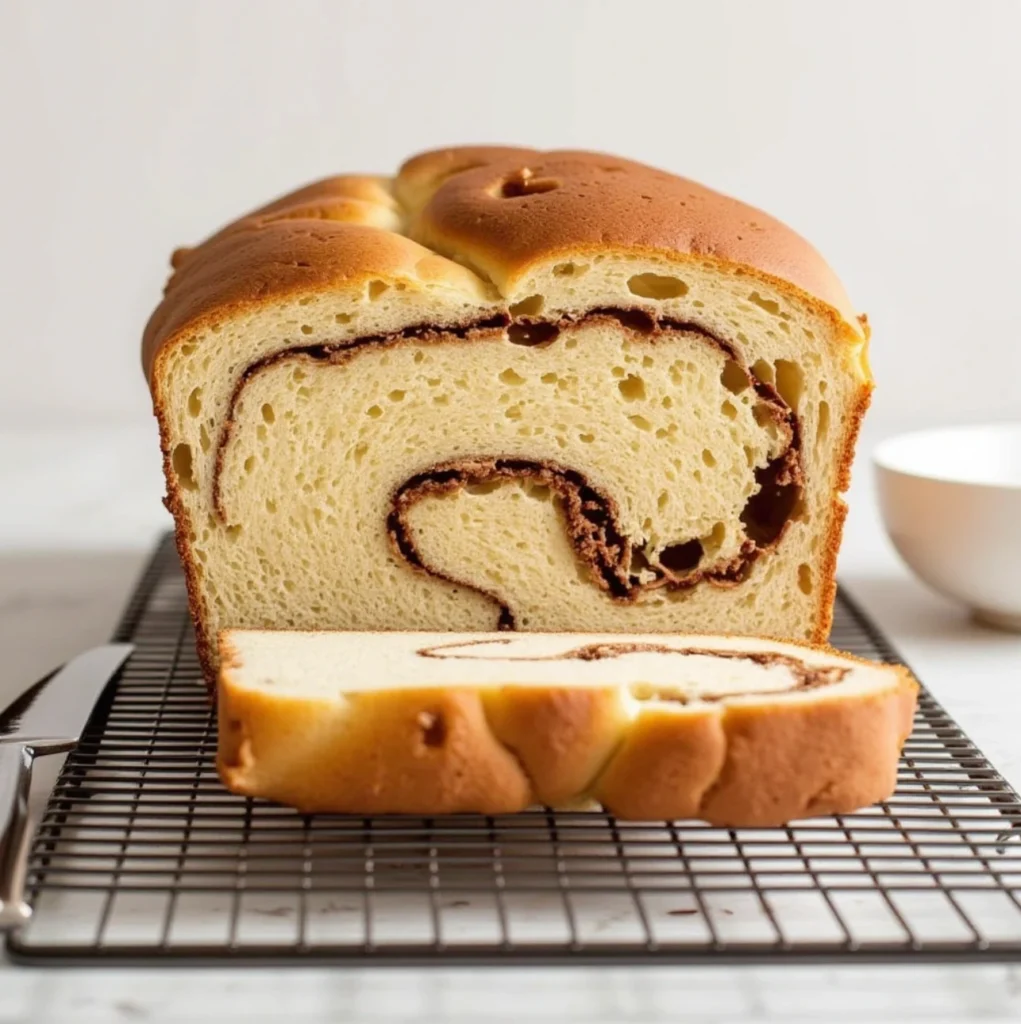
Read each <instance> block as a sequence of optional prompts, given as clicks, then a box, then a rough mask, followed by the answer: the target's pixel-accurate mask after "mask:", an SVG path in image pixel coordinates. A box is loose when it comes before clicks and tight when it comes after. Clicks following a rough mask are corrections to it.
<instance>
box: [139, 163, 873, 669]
mask: <svg viewBox="0 0 1021 1024" xmlns="http://www.w3.org/2000/svg"><path fill="white" fill-rule="evenodd" d="M173 265H174V272H173V275H172V276H171V278H170V280H169V282H168V284H167V288H166V293H165V296H164V299H163V301H162V302H161V304H160V305H159V307H158V308H157V309H156V311H155V312H154V313H153V315H152V317H151V319H150V322H149V325H148V327H147V329H146V332H145V338H144V341H143V362H144V365H145V369H146V373H147V375H148V378H149V381H150V386H151V389H152V395H153V402H154V407H155V411H156V415H157V417H158V419H159V423H160V432H161V439H162V446H163V454H164V468H165V473H166V479H167V503H168V506H169V507H170V509H171V511H172V512H173V514H174V517H175V522H176V533H177V543H178V548H179V550H180V553H181V558H182V562H183V564H184V567H185V571H186V573H187V577H188V586H189V594H190V601H191V607H192V612H193V615H194V619H195V624H196V632H197V637H198V644H199V650H200V655H201V658H202V662H203V666H204V669H205V671H206V674H207V678H208V679H209V680H213V679H214V678H215V671H216V667H217V662H218V655H217V650H216V636H217V633H218V631H219V630H220V629H223V628H229V627H240V628H252V629H265V628H274V629H279V628H290V629H345V630H380V629H418V630H438V629H448V630H458V631H466V632H467V631H487V630H493V629H497V628H503V629H507V628H513V629H517V630H522V631H551V630H552V631H555V630H579V629H597V630H600V631H606V632H628V631H641V632H646V633H648V632H656V633H659V632H663V633H670V632H690V631H699V630H702V631H713V632H715V631H726V632H734V633H746V634H761V635H764V636H773V637H790V638H800V639H810V640H815V641H821V640H822V639H824V638H825V636H826V634H827V632H828V628H829V624H830V619H831V611H832V602H833V597H834V589H835V587H834V578H833V574H834V565H835V559H836V551H837V547H838V544H839V538H840V530H841V525H842V521H843V517H844V506H843V503H842V502H841V500H840V492H841V491H842V490H844V489H846V487H847V484H848V472H849V466H850V461H851V457H852V452H853V446H854V440H855V437H856V434H857V429H858V425H859V422H860V419H861V417H862V415H863V413H864V410H865V408H866V406H867V403H868V397H869V393H870V389H871V378H870V375H869V370H868V365H867V359H866V347H867V336H868V331H867V328H866V326H865V323H864V319H859V318H856V317H855V315H854V314H853V312H852V310H851V307H850V304H849V302H848V300H847V298H846V296H845V294H844V292H843V290H842V288H841V286H840V284H839V282H838V281H837V279H836V277H835V276H834V275H833V273H832V271H831V270H830V269H829V268H828V266H827V265H826V264H825V263H824V262H823V260H822V259H821V257H820V256H819V255H818V254H817V253H816V252H815V250H814V249H813V248H812V247H811V246H810V245H809V244H808V243H807V242H805V241H804V240H803V239H801V238H800V237H799V236H797V235H796V234H795V233H794V232H792V231H790V230H789V229H788V228H786V227H785V226H783V225H782V224H780V223H779V222H777V221H776V220H774V219H772V218H771V217H769V216H767V215H766V214H763V213H761V212H760V211H757V210H754V209H753V208H751V207H748V206H746V205H744V204H742V203H740V202H738V201H736V200H734V199H731V198H728V197H725V196H722V195H719V194H718V193H715V192H712V191H710V190H709V189H706V188H704V187H702V186H700V185H697V184H695V183H694V182H690V181H687V180H685V179H683V178H678V177H675V176H673V175H670V174H666V173H664V172H662V171H659V170H655V169H653V168H649V167H645V166H643V165H640V164H636V163H633V162H630V161H626V160H621V159H618V158H616V157H611V156H606V155H600V154H592V153H577V152H560V153H540V152H536V151H533V150H524V149H510V148H478V147H466V148H456V149H447V150H440V151H436V152H432V153H426V154H423V155H421V156H418V157H415V158H413V159H411V160H409V161H408V162H407V163H406V164H405V165H404V166H403V167H402V168H401V169H400V171H399V172H398V173H397V175H396V176H395V177H394V178H382V177H370V176H356V175H353V176H352V175H349V176H341V177H335V178H330V179H327V180H325V181H321V182H317V183H315V184H313V185H309V186H308V187H306V188H303V189H300V190H298V191H297V192H294V193H292V194H290V195H288V196H285V197H283V198H281V199H279V200H277V201H276V202H274V203H271V204H270V205H268V206H266V207H263V208H262V209H260V210H257V211H255V212H253V213H251V214H249V215H247V216H245V217H242V218H241V219H240V220H238V221H236V222H234V223H232V224H230V225H228V226H227V227H225V228H224V229H222V230H221V231H219V232H217V233H216V234H215V235H213V236H212V237H210V238H209V239H208V240H206V241H205V242H203V243H202V244H200V245H198V246H196V247H194V248H191V249H182V250H178V252H177V253H175V255H174V259H173Z"/></svg>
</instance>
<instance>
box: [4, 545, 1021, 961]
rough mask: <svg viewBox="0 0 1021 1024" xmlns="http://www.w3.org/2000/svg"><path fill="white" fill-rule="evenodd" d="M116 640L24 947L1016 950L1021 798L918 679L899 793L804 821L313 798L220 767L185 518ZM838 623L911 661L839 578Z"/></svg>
mask: <svg viewBox="0 0 1021 1024" xmlns="http://www.w3.org/2000/svg"><path fill="white" fill-rule="evenodd" d="M117 639H119V640H132V641H134V643H135V644H136V645H137V650H136V652H135V653H134V654H133V655H132V657H131V659H130V660H129V661H128V663H127V665H126V667H125V669H124V671H123V674H122V676H121V678H120V680H119V681H118V683H117V684H116V685H115V687H114V688H113V691H112V693H108V695H107V697H106V698H105V703H104V705H103V706H101V707H100V708H99V709H97V713H96V715H95V716H94V718H93V721H92V722H91V724H90V726H89V728H88V729H87V731H86V734H85V736H84V738H83V741H82V743H81V744H80V746H79V747H78V749H77V750H76V751H75V752H74V753H73V754H72V755H70V756H69V757H68V759H67V762H66V763H65V766H64V768H63V770H62V772H61V775H60V778H59V781H58V783H57V786H56V790H55V792H54V794H53V797H52V799H51V800H50V803H49V805H48V808H47V810H46V812H45V816H44V819H43V821H42V824H41V827H40V830H39V833H38V836H37V838H36V841H35V845H34V849H33V851H32V854H31V864H30V869H31V884H32V893H33V895H32V902H33V904H34V907H35V914H34V916H33V918H32V921H31V923H30V924H29V925H28V926H27V927H26V928H24V929H23V930H22V931H21V932H20V933H17V934H15V935H14V936H12V937H11V939H10V940H9V943H8V950H9V953H10V954H11V955H12V956H13V957H15V958H16V959H18V960H21V961H31V962H39V963H43V962H46V963H54V962H65V963H66V962H78V961H81V962H85V961H90V962H91V961H95V960H97V959H104V960H116V961H134V962H146V963H151V962H152V961H154V960H162V961H167V962H180V961H181V960H188V961H192V962H210V961H219V962H223V961H226V960H230V961H243V960H267V959H268V960H274V961H277V962H288V963H309V962H314V961H320V962H322V961H326V962H331V963H338V962H360V963H373V962H377V963H394V962H400V963H420V962H443V963H468V962H474V963H488V964H495V963H525V962H532V963H535V962H543V963H549V962H581V961H590V962H591V961H606V962H629V963H657V962H674V963H684V962H692V963H694V962H703V963H704V962H718V963H726V962H736V961H745V962H751V961H776V960H817V961H829V962H847V963H850V962H858V961H865V960H946V961H952V960H956V961H963V960H976V959H982V958H995V959H1000V960H1008V959H1011V960H1013V959H1021V802H1019V799H1018V795H1017V794H1016V793H1015V792H1014V791H1013V790H1012V789H1011V788H1010V787H1009V786H1008V785H1007V784H1006V783H1005V782H1004V780H1003V779H1002V778H1001V777H1000V776H999V775H998V774H997V772H996V770H995V769H994V768H993V767H992V766H991V765H990V764H989V763H988V762H987V761H986V760H985V758H984V757H983V756H982V754H981V753H980V752H979V751H978V750H977V749H976V748H975V746H974V745H973V744H972V743H971V742H970V740H969V739H968V738H967V736H965V735H964V734H963V733H962V731H961V730H960V728H959V727H958V726H957V725H956V724H955V723H954V721H953V719H951V718H950V717H949V716H948V715H947V714H946V712H945V711H944V710H943V709H942V708H941V707H940V706H939V704H937V703H936V701H935V700H933V699H932V697H931V696H929V695H928V694H923V696H922V699H921V705H920V708H919V712H918V715H917V718H916V720H915V729H914V733H913V735H912V736H911V739H910V740H909V741H908V744H907V748H906V749H905V751H904V756H903V758H902V759H901V764H900V773H899V783H898V787H897V792H896V794H895V796H894V797H893V798H892V799H891V800H890V801H889V802H888V803H886V804H882V805H879V806H877V807H873V808H870V809H868V810H864V811H861V812H860V813H857V814H850V815H845V816H840V817H835V818H824V819H815V820H811V821H805V822H795V823H793V824H791V826H790V827H788V828H778V829H737V830H727V829H715V828H710V827H708V826H703V825H699V824H692V823H688V822H662V821H659V822H648V823H638V824H636V823H625V822H618V821H616V820H615V819H614V818H613V817H611V816H609V815H606V814H602V813H590V812H576V813H565V812H552V811H547V810H536V811H532V812H528V813H524V814H519V815H513V816H506V817H482V816H475V815H458V816H451V817H444V818H429V819H419V818H408V817H385V818H356V817H348V816H342V815H319V816H315V817H304V816H301V815H299V814H297V813H296V812H294V811H290V810H288V809H286V808H283V807H277V806H274V805H271V804H268V803H263V802H259V801H253V800H247V799H244V798H241V797H235V796H233V795H231V794H230V793H228V792H227V791H226V790H224V789H223V788H222V787H221V786H220V784H219V782H218V780H217V777H216V772H215V768H214V752H215V746H216V726H215V715H214V712H213V711H212V710H211V708H210V706H209V704H208V702H207V700H206V695H205V691H204V689H203V687H202V685H201V684H200V683H199V681H198V679H199V668H198V663H197V661H196V656H195V649H194V645H193V638H192V633H191V627H190V624H189V621H188V617H187V609H186V595H185V589H184V583H183V579H182V576H181V573H180V570H179V568H178V565H177V560H176V556H175V553H174V549H173V545H172V543H171V542H170V540H169V538H167V539H166V540H164V541H163V543H162V544H161V545H160V547H159V548H158V550H157V551H156V553H155V555H154V557H153V559H152V561H151V563H150V565H149V567H148V569H147V570H146V572H145V575H144V576H143V578H142V580H141V582H140V584H139V587H138V589H137V591H136V592H135V594H134V596H133V598H132V600H131V603H130V605H129V607H128V609H127V611H126V613H125V615H124V619H123V621H122V623H121V626H120V628H119V630H118V633H117ZM832 640H833V642H834V644H835V645H837V646H839V647H842V648H845V649H847V650H850V651H853V652H855V653H857V654H861V655H866V656H870V657H875V658H880V659H885V660H896V655H895V653H894V652H893V651H892V649H891V648H890V646H889V644H888V643H887V642H886V640H885V639H884V638H883V637H882V635H881V634H880V633H879V631H878V630H877V629H876V628H875V626H874V625H872V624H871V623H870V622H869V620H868V619H866V618H865V616H864V615H863V614H862V613H861V611H860V610H858V609H857V608H856V607H855V606H854V605H853V604H852V603H851V602H850V601H849V600H848V599H847V598H846V596H844V595H841V596H840V598H839V600H838V605H837V613H836V624H835V626H834V631H833V637H832Z"/></svg>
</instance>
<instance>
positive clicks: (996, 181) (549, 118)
mask: <svg viewBox="0 0 1021 1024" xmlns="http://www.w3.org/2000/svg"><path fill="white" fill-rule="evenodd" d="M1019 43H1021V3H1018V2H1014V0H961V2H950V0H918V2H911V0H872V2H870V0H854V2H851V0H845V2H835V0H803V2H798V0H789V2H784V0H770V2H765V0H763V2H753V0H747V2H740V0H730V2H727V0H724V2H714V3H710V2H708V0H699V2H682V0H672V2H671V0H662V2H654V0H619V2H611V0H606V2H601V0H530V2H527V3H509V2H507V0H428V2H417V0H333V2H329V0H321V2H316V0H286V2H285V0H276V2H273V0H206V2H200V0H191V2H188V0H172V2H159V0H144V2H143V0H89V2H84V0H66V2H59V0H24V2H21V0H0V154H2V155H0V211H2V212H0V217H2V224H0V289H2V294H3V318H2V321H0V322H2V325H3V327H2V332H0V428H3V427H7V428H13V429H15V430H22V429H29V428H31V427H33V425H53V424H66V425H68V426H73V427H75V428H77V427H78V426H82V425H85V424H87V423H90V422H91V423H98V422H103V423H107V424H121V423H123V424H128V423H135V424H145V423H146V422H147V416H148V400H147V394H146V391H145V389H144V386H143V382H142V376H141V372H140V369H139V360H138V351H137V348H138V338H139V334H140V332H141V328H142V325H143V323H144V321H145V318H146V316H147V315H148V313H149V311H150V309H151V307H152V306H153V304H154V303H155V302H156V301H157V299H158V296H159V293H160V289H161V286H162V282H163V279H164V274H165V267H166V259H167V256H168V254H169V252H170V250H171V249H172V248H173V247H174V246H176V245H178V244H181V243H187V242H193V241H195V240H197V239H199V238H200V237H201V236H202V235H204V234H205V233H207V232H209V231H210V230H211V229H212V228H214V227H215V226H217V225H218V224H219V223H220V222H222V221H224V220H226V219H229V218H232V217H233V216H235V215H236V214H238V213H241V212H242V211H244V210H245V209H246V208H248V207H250V206H252V205H253V204H255V203H258V202H261V201H263V200H265V199H267V198H268V197H270V196H272V195H273V194H275V193H278V192H281V191H283V190H287V189H289V188H291V187H292V186H294V185H296V184H298V183H299V182H302V181H304V180H307V179H310V178H314V177H317V176H320V175H324V174H329V173H334V172H338V171H350V170H374V171H380V170H381V171H387V170H391V169H393V168H394V167H395V166H396V165H397V164H398V162H399V161H400V160H401V159H402V157H404V156H405V155H407V154H408V153H411V152H414V151H416V150H418V149H420V148H423V147H432V146H436V145H443V144H448V143H457V142H466V141H494V142H496V141H499V142H513V143H525V144H530V145H535V146H540V147H552V146H570V147H583V146H585V147H593V148H599V149H605V150H609V151H615V152H618V153H621V154H623V155H627V156H630V157H634V158H638V159H641V160H645V161H648V162H650V163H653V164H658V165H661V166H663V167H666V168H669V169H670V170H673V171H677V172H681V173H683V174H686V175H689V176H691V177H694V178H696V179H699V180H702V181H704V182H706V183H708V184H710V185H713V186H715V187H717V188H719V189H722V190H724V191H729V192H732V193H735V194H737V195H739V196H741V197H742V198H744V199H746V200H748V201H750V202H752V203H755V204H757V205H760V206H762V207H764V208H766V209H767V210H769V211H770V212H772V213H774V214H776V215H777V216H779V217H780V218H782V219H784V220H786V221H788V222H789V223H790V224H792V225H793V226H794V227H795V228H797V229H798V230H800V231H801V232H802V233H803V234H805V235H807V236H808V237H809V238H811V239H812V241H813V242H815V243H816V245H817V246H818V247H819V248H820V249H821V250H822V251H823V253H824V254H825V255H826V256H827V257H828V258H829V260H830V262H831V263H832V264H833V265H834V267H835V268H836V269H837V271H838V273H839V274H840V275H841V276H842V277H843V279H844V281H845V284H846V285H847V287H848V290H849V291H850V294H851V296H852V298H853V300H854V301H855V302H856V303H857V305H858V306H859V308H861V309H863V310H865V311H867V312H868V313H869V315H870V317H871V319H872V322H873V326H874V341H873V355H874V368H875V372H876V375H877V377H878V379H879V382H880V390H879V392H878V393H877V396H876V402H875V405H874V414H873V422H874V423H875V422H877V421H880V420H882V421H883V422H885V423H889V424H893V423H895V422H896V423H897V424H898V425H900V424H910V423H916V422H928V421H934V420H956V419H976V418H997V417H1006V416H1009V415H1012V414H1013V415H1015V416H1016V415H1021V298H1019V295H1018V288H1019V286H1021V199H1019V197H1018V190H1019V187H1021V186H1019V183H1021V128H1019V118H1021V60H1019V58H1018V47H1019Z"/></svg>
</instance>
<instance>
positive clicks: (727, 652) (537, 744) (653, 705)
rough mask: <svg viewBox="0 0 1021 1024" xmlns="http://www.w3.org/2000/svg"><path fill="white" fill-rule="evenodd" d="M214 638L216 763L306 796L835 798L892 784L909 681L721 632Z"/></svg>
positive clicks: (629, 812) (677, 805) (654, 809)
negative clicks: (217, 664)
mask: <svg viewBox="0 0 1021 1024" xmlns="http://www.w3.org/2000/svg"><path fill="white" fill-rule="evenodd" d="M220 646H221V659H222V661H221V664H222V666H223V667H222V668H221V672H220V679H219V693H218V697H219V702H220V750H219V767H220V772H221V776H222V777H223V779H224V781H225V782H226V784H227V785H228V786H229V787H230V788H232V789H234V790H235V791H237V792H241V793H245V794H247V795H250V796H261V797H266V798H268V799H272V800H278V801H281V802H283V803H288V804H291V805H293V806H296V807H298V808H300V809H302V810H304V811H309V812H312V811H335V812H344V813H356V814H375V813H386V812H397V813H409V814H444V813H455V812H469V811H471V812H478V813H486V814H500V813H510V812H513V811H518V810H523V809H525V808H526V807H528V806H530V805H531V804H536V803H544V804H549V805H552V806H577V805H579V804H580V803H584V802H587V801H588V802H590V801H592V800H595V801H598V802H600V803H602V804H603V805H604V806H605V807H606V808H607V809H608V810H610V811H611V812H612V813H614V814H616V815H617V816H618V817H621V818H630V819H662V818H703V819H705V820H707V821H710V822H712V823H714V824H718V825H726V826H731V827H737V826H754V825H779V824H782V823H785V822H787V821H790V820H794V819H797V818H802V817H806V816H810V815H814V814H825V813H835V812H839V813H846V812H850V811H853V810H856V809H857V808H859V807H861V806H864V805H867V804H870V803H872V802H875V801H877V800H880V799H883V798H885V797H886V796H888V795H889V794H890V792H891V791H892V789H893V785H894V780H895V776H896V763H897V757H898V754H899V751H900V748H901V746H902V744H903V742H904V740H905V739H906V737H907V735H908V733H909V732H910V729H911V721H912V715H913V711H914V707H915V700H916V692H917V685H916V684H915V682H914V681H913V680H912V679H911V677H910V675H909V674H908V673H907V672H906V670H904V669H902V668H900V667H895V666H888V665H877V664H872V663H868V662H864V661H861V660H859V659H855V658H853V657H851V656H848V655H842V654H839V653H837V652H834V651H831V650H829V649H823V648H812V647H807V646H801V645H794V644H786V643H777V642H770V641H761V640H753V639H748V638H738V637H716V636H698V635H695V636H685V637H672V638H665V637H663V636H661V635H657V634H646V635H636V636H627V637H621V636H620V635H617V634H557V635H551V634H546V635H540V634H531V635H514V636H508V635H506V634H482V635H479V634H463V635H452V634H449V633H408V632H404V633H386V634H384V633H301V632H261V631H227V632H225V633H223V634H222V635H221V638H220Z"/></svg>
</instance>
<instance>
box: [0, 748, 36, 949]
mask: <svg viewBox="0 0 1021 1024" xmlns="http://www.w3.org/2000/svg"><path fill="white" fill-rule="evenodd" d="M33 759H34V754H33V751H32V750H31V748H30V747H27V746H25V744H23V743H0V931H7V930H9V929H12V928H19V927H20V926H21V925H24V924H27V923H28V920H29V918H30V917H31V916H32V908H31V907H30V906H29V905H28V904H27V903H26V902H25V882H26V880H27V877H28V844H29V842H30V840H31V838H32V833H31V832H30V830H29V827H28V791H29V786H30V784H31V782H32V761H33Z"/></svg>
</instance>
